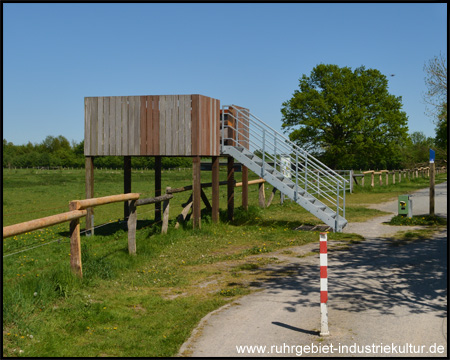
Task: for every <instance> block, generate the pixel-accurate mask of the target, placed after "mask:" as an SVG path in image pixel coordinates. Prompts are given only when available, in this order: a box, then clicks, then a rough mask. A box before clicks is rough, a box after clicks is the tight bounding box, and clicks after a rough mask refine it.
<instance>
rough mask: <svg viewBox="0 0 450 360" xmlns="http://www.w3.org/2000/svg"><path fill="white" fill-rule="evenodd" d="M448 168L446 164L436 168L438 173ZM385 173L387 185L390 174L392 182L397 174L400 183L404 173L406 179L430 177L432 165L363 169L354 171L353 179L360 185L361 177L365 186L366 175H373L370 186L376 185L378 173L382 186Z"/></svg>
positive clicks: (393, 182) (362, 184)
mask: <svg viewBox="0 0 450 360" xmlns="http://www.w3.org/2000/svg"><path fill="white" fill-rule="evenodd" d="M446 169H447V168H446V167H445V166H440V167H439V168H436V174H439V173H442V172H445V171H446ZM383 174H386V182H385V183H386V185H389V175H392V184H395V182H396V180H395V179H396V175H398V182H399V183H400V182H401V181H402V175H403V179H404V180H406V179H414V178H418V177H419V176H421V177H429V176H430V167H429V166H426V167H425V166H422V167H416V168H413V169H403V170H379V171H375V170H368V171H363V172H362V173H361V174H355V173H353V180H354V181H355V182H356V184H357V185H358V178H361V183H360V185H361V186H363V187H364V179H365V176H366V175H371V182H370V186H371V187H374V186H375V175H378V176H379V184H380V186H382V185H383V179H382V175H383Z"/></svg>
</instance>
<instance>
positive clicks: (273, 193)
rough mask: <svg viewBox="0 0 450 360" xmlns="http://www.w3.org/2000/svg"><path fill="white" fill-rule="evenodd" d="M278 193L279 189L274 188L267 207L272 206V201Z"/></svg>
mask: <svg viewBox="0 0 450 360" xmlns="http://www.w3.org/2000/svg"><path fill="white" fill-rule="evenodd" d="M276 192H277V188H276V187H274V188H273V190H272V193H271V194H270V198H269V201H268V202H267V207H269V206H270V205H271V204H272V200H273V198H274V196H275V193H276Z"/></svg>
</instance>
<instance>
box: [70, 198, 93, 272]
mask: <svg viewBox="0 0 450 360" xmlns="http://www.w3.org/2000/svg"><path fill="white" fill-rule="evenodd" d="M69 209H70V210H78V204H77V203H76V202H70V203H69ZM88 211H89V210H88ZM70 268H71V270H72V271H73V272H74V274H76V275H77V276H79V277H80V278H82V277H83V269H82V265H81V238H80V219H79V218H77V219H74V220H72V221H71V222H70Z"/></svg>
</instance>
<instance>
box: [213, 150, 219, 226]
mask: <svg viewBox="0 0 450 360" xmlns="http://www.w3.org/2000/svg"><path fill="white" fill-rule="evenodd" d="M211 170H212V179H211V182H212V214H211V218H212V221H213V223H218V222H219V157H218V156H213V157H212V164H211Z"/></svg>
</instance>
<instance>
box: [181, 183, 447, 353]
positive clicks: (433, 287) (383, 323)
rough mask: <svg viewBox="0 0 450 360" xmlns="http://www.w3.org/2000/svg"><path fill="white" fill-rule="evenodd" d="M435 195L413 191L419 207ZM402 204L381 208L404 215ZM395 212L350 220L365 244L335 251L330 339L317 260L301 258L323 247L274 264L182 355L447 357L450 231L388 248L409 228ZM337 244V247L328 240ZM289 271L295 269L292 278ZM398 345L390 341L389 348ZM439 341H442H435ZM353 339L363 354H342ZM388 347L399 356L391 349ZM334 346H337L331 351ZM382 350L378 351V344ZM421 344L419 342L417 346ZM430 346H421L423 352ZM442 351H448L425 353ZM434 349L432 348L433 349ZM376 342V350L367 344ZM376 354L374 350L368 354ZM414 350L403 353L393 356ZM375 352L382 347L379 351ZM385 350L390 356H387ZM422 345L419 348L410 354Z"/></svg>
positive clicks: (442, 190)
mask: <svg viewBox="0 0 450 360" xmlns="http://www.w3.org/2000/svg"><path fill="white" fill-rule="evenodd" d="M427 194H428V192H427V191H424V190H421V191H418V192H416V193H414V196H413V213H414V214H415V215H416V214H424V213H427V211H428V195H427ZM436 195H437V196H438V197H439V200H437V201H436V213H437V214H440V215H445V216H446V214H447V200H446V199H447V184H446V183H445V184H440V185H438V186H436ZM396 206H397V202H396V201H391V202H389V203H384V204H381V205H380V206H379V207H378V208H379V209H382V210H385V211H392V212H396V211H397V207H396ZM391 217H392V215H387V216H381V217H378V218H376V219H372V220H370V221H368V222H365V223H353V224H349V225H348V227H347V228H346V232H356V233H360V234H361V235H363V236H365V238H366V240H365V241H363V242H362V243H360V244H356V245H352V247H351V248H350V249H349V250H348V251H330V252H329V255H328V265H329V267H328V288H329V300H328V315H329V330H330V336H327V337H324V338H320V336H319V335H318V330H320V308H319V281H318V277H319V270H318V256H308V257H304V258H298V257H296V256H297V255H298V254H302V253H305V252H308V251H311V250H312V249H317V248H318V244H308V245H305V246H302V247H297V248H293V249H292V250H293V251H294V252H295V254H293V255H290V256H289V257H287V256H286V255H284V256H283V255H281V254H280V253H278V254H277V255H276V256H277V257H279V258H280V259H281V258H282V259H284V260H288V265H286V263H284V264H279V265H273V266H271V269H279V270H281V271H283V272H284V274H281V273H280V275H279V276H274V277H272V278H271V279H269V280H268V281H265V282H264V283H263V284H262V286H261V287H262V291H259V292H256V293H253V294H251V295H248V296H245V297H242V298H240V299H238V300H237V301H235V302H233V303H232V304H228V305H226V306H224V307H222V308H221V309H219V310H217V311H215V312H213V313H211V314H209V315H207V316H206V317H205V318H204V319H203V320H202V321H201V323H200V325H199V326H198V328H197V329H196V330H194V332H193V334H192V336H191V338H190V339H189V340H188V341H187V342H186V343H185V344H184V345H183V346H182V347H181V349H180V355H181V356H208V357H213V356H227V357H232V356H246V357H247V356H296V355H297V356H298V355H300V351H303V352H304V351H306V350H307V349H306V348H304V347H303V348H301V347H300V345H301V346H307V345H309V346H312V344H314V346H316V348H314V350H316V351H318V350H319V349H320V350H324V351H325V350H326V349H327V346H328V351H333V354H330V353H328V354H324V353H316V354H311V353H309V354H306V353H303V355H304V356H408V357H410V356H433V355H435V356H436V355H437V356H443V355H446V354H447V348H446V343H447V231H446V230H445V231H442V232H441V233H439V234H437V235H436V236H434V238H432V239H429V240H423V241H415V242H411V243H407V244H402V245H400V246H392V244H391V245H389V244H390V242H389V241H388V240H386V239H383V236H386V235H389V234H393V233H395V232H397V231H398V230H401V229H402V228H404V229H411V227H393V226H387V225H383V224H382V222H384V221H386V220H388V219H389V218H391ZM329 245H331V243H330V244H329ZM286 270H293V271H294V275H292V276H286V275H285V274H286V273H285V271H286ZM391 344H393V346H391ZM434 344H436V346H435V345H434ZM343 345H347V346H349V348H348V349H349V351H352V350H358V348H356V349H355V345H356V346H359V347H360V348H359V349H360V350H362V346H364V350H366V353H365V354H358V353H356V354H355V353H349V352H347V353H340V354H339V353H338V351H339V346H341V347H342V346H343ZM386 345H389V346H390V347H389V349H392V350H391V351H392V352H393V353H392V354H390V353H389V354H387V353H385V351H387V349H386V348H382V347H381V346H386ZM237 346H265V347H266V348H265V352H264V353H262V352H261V351H262V350H263V348H259V350H260V352H259V353H258V351H255V352H254V353H253V354H251V353H249V352H248V351H246V352H243V353H239V352H238V350H237ZM331 346H332V348H330V347H331ZM374 346H378V347H374ZM419 346H420V347H419ZM422 346H423V348H422ZM430 346H432V347H431V350H432V351H433V350H434V349H435V348H436V350H442V349H443V348H438V346H443V347H444V346H445V353H444V354H442V353H441V354H430V353H426V352H427V351H430ZM433 346H435V348H434V347H433ZM368 347H369V348H368ZM368 350H370V351H371V352H370V353H368V352H367V351H368ZM403 350H406V351H408V353H406V354H401V353H400V354H397V353H396V352H402V351H403ZM375 351H376V353H374V352H375ZM381 351H384V353H381ZM413 351H419V353H416V354H414V353H411V352H413Z"/></svg>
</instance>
